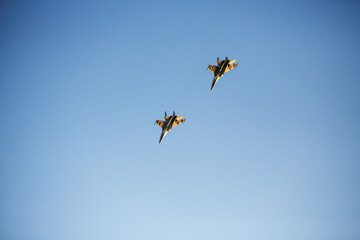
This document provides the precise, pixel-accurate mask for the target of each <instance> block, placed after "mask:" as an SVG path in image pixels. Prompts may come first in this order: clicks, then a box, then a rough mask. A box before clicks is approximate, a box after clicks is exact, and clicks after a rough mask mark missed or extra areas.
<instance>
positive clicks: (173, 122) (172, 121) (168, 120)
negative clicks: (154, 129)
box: [155, 112, 186, 144]
mask: <svg viewBox="0 0 360 240" xmlns="http://www.w3.org/2000/svg"><path fill="white" fill-rule="evenodd" d="M182 117H183V116H176V115H175V112H173V115H172V116H170V117H168V116H167V114H166V112H165V117H164V119H165V121H160V120H156V121H155V123H156V124H157V125H159V126H160V127H161V128H162V131H161V136H160V140H159V144H160V143H161V141H162V140H163V138H164V137H165V135H166V134H167V133H168V132H169V131H170V130H171V129H172V128H173V127H175V126H177V125H179V124H180V123H184V122H185V120H186V119H185V118H184V119H180V118H182Z"/></svg>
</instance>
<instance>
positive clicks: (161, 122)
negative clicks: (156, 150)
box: [155, 120, 165, 128]
mask: <svg viewBox="0 0 360 240" xmlns="http://www.w3.org/2000/svg"><path fill="white" fill-rule="evenodd" d="M155 123H156V124H157V125H159V127H161V128H162V127H163V126H164V123H165V122H164V121H160V120H156V121H155Z"/></svg>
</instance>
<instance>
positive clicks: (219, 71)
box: [208, 57, 238, 91]
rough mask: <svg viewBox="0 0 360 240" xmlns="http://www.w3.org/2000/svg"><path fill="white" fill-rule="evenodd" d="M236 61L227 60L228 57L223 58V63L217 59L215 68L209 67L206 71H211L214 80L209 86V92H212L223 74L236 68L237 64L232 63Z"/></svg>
mask: <svg viewBox="0 0 360 240" xmlns="http://www.w3.org/2000/svg"><path fill="white" fill-rule="evenodd" d="M235 61H236V60H231V61H230V60H229V59H228V57H226V58H225V60H224V61H220V60H219V58H217V62H216V63H217V66H214V65H209V66H208V69H210V71H212V72H213V73H214V80H213V82H212V85H211V89H210V91H211V90H213V88H214V86H215V84H216V82H217V81H218V80H219V78H221V77H222V76H224V73H226V72H228V71H230V70H231V69H233V68H235V67H237V65H238V64H237V63H234V62H235ZM232 63H234V64H232Z"/></svg>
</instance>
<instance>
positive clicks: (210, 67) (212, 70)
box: [208, 65, 216, 74]
mask: <svg viewBox="0 0 360 240" xmlns="http://www.w3.org/2000/svg"><path fill="white" fill-rule="evenodd" d="M208 69H209V70H210V71H211V72H212V73H213V74H215V71H216V66H214V65H209V66H208Z"/></svg>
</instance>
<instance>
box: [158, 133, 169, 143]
mask: <svg viewBox="0 0 360 240" xmlns="http://www.w3.org/2000/svg"><path fill="white" fill-rule="evenodd" d="M166 133H167V132H162V133H161V136H160V140H159V144H160V143H161V142H162V140H163V138H164V137H165V135H166Z"/></svg>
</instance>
